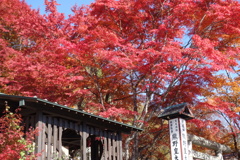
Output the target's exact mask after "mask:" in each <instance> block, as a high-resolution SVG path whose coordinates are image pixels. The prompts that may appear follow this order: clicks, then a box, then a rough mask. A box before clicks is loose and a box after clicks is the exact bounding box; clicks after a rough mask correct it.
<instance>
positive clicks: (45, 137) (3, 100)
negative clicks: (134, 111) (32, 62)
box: [0, 94, 141, 160]
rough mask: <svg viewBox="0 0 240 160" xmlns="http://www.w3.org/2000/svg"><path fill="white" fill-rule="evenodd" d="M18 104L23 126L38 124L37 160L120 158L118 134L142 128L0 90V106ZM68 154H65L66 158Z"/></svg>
mask: <svg viewBox="0 0 240 160" xmlns="http://www.w3.org/2000/svg"><path fill="white" fill-rule="evenodd" d="M6 104H7V105H8V106H10V107H11V110H15V109H16V108H17V107H20V108H21V111H20V114H21V115H22V117H23V122H24V125H25V130H28V129H29V127H33V128H36V127H37V128H38V129H39V134H38V136H37V137H36V140H35V142H34V144H35V152H36V153H42V154H41V156H40V157H38V159H39V160H45V159H47V160H50V159H79V160H90V159H91V160H122V159H123V152H122V137H121V134H122V133H125V134H129V133H131V131H141V129H139V128H136V127H133V126H129V125H127V124H123V123H119V122H116V121H112V120H109V119H106V118H102V117H99V116H96V115H93V114H90V113H87V112H84V111H81V110H77V109H73V108H69V107H67V106H63V105H59V104H57V103H53V102H49V101H47V100H43V99H39V98H37V97H22V96H13V95H5V94H0V108H1V110H3V109H4V108H5V105H6ZM1 113H2V112H1ZM67 157H68V158H67Z"/></svg>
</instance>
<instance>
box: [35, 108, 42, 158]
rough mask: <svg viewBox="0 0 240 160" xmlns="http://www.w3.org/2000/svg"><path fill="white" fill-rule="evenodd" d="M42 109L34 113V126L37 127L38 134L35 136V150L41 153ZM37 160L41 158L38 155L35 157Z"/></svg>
mask: <svg viewBox="0 0 240 160" xmlns="http://www.w3.org/2000/svg"><path fill="white" fill-rule="evenodd" d="M42 115H43V114H42V111H38V112H37V114H36V117H35V119H36V121H35V122H36V128H37V129H38V136H37V137H36V144H35V148H36V149H35V151H36V153H41V152H42V136H43V131H42V129H43V128H42ZM37 159H38V160H41V159H42V158H41V157H40V156H39V157H38V158H37Z"/></svg>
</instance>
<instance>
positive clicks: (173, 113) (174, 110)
mask: <svg viewBox="0 0 240 160" xmlns="http://www.w3.org/2000/svg"><path fill="white" fill-rule="evenodd" d="M158 117H159V118H162V119H166V120H169V119H173V118H183V119H186V120H189V119H193V118H194V115H193V114H192V112H191V110H190V109H189V107H188V104H187V103H181V104H177V105H173V106H169V107H167V108H165V109H164V111H163V113H162V114H161V115H159V116H158Z"/></svg>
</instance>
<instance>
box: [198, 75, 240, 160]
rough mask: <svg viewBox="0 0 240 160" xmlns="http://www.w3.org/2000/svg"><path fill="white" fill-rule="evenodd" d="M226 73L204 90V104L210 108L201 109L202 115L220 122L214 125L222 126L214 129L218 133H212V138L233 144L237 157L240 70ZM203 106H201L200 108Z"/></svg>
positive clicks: (238, 153) (239, 153)
mask: <svg viewBox="0 0 240 160" xmlns="http://www.w3.org/2000/svg"><path fill="white" fill-rule="evenodd" d="M226 73H227V76H226V75H224V74H222V75H218V76H216V78H215V83H213V84H212V85H211V86H209V87H208V88H206V89H207V90H205V91H204V93H205V95H206V97H207V101H206V103H205V105H203V106H204V107H206V106H207V107H208V109H207V110H206V109H201V111H202V112H203V113H202V114H203V115H204V116H202V117H204V119H210V118H209V117H208V116H209V115H210V116H211V117H212V118H211V119H212V120H214V119H215V122H216V121H217V122H218V124H214V125H215V126H221V128H220V127H218V128H217V129H214V130H215V132H216V134H211V136H212V137H211V139H213V140H215V141H219V142H220V143H224V144H227V145H228V146H231V148H232V150H233V151H234V152H235V154H236V155H235V156H236V158H239V157H240V152H239V147H240V142H239V133H240V126H239V124H240V106H239V100H240V99H239V93H240V92H239V91H240V90H239V89H240V88H239V87H240V86H239V73H238V71H237V72H235V74H234V73H231V74H229V73H228V72H226ZM203 106H200V108H202V107H203ZM214 117H215V118H214ZM216 119H217V120H216ZM219 119H220V120H221V121H222V123H221V121H220V120H219ZM215 128H216V127H215ZM216 135H218V136H216Z"/></svg>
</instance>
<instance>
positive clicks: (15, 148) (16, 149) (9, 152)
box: [0, 108, 37, 160]
mask: <svg viewBox="0 0 240 160" xmlns="http://www.w3.org/2000/svg"><path fill="white" fill-rule="evenodd" d="M8 109H9V108H7V109H6V111H5V112H4V115H3V116H1V117H0V159H5V160H19V159H20V160H32V159H36V157H37V154H34V146H33V143H32V142H33V140H34V135H35V134H36V133H37V131H33V130H29V132H27V133H24V128H23V126H22V119H21V117H20V115H19V114H18V113H12V112H10V111H8Z"/></svg>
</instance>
